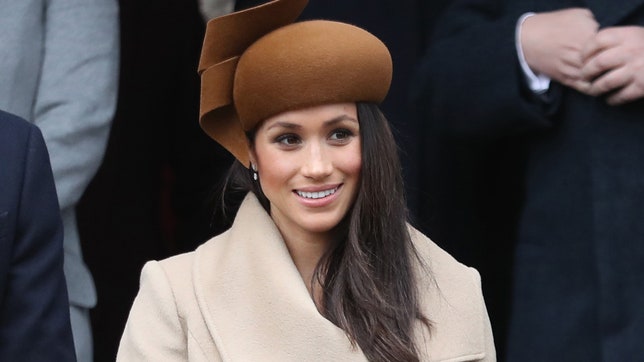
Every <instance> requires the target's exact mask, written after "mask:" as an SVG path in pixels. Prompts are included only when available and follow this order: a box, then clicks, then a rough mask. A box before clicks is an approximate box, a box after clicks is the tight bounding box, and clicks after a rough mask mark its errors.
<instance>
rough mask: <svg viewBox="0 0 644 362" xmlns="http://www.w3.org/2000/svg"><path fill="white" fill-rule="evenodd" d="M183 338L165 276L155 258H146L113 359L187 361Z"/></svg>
mask: <svg viewBox="0 0 644 362" xmlns="http://www.w3.org/2000/svg"><path fill="white" fill-rule="evenodd" d="M186 341H187V336H186V335H185V332H184V329H183V326H182V320H181V318H180V317H179V315H178V312H177V306H176V300H175V297H174V293H173V291H172V288H171V286H170V283H169V280H168V277H167V275H166V273H165V271H164V270H163V268H162V267H161V265H160V264H159V263H158V262H156V261H151V262H148V263H147V264H146V265H145V266H144V267H143V271H142V272H141V287H140V289H139V294H138V295H137V296H136V299H135V300H134V304H133V305H132V310H131V311H130V316H129V317H128V321H127V324H126V325H125V331H124V332H123V336H122V337H121V343H120V345H119V350H118V355H117V357H116V360H117V361H122V362H126V361H159V362H161V361H187V360H188V354H187V342H186Z"/></svg>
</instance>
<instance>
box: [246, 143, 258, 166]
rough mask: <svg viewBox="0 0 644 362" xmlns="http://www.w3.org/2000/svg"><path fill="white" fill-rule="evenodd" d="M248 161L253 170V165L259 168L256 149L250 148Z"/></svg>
mask: <svg viewBox="0 0 644 362" xmlns="http://www.w3.org/2000/svg"><path fill="white" fill-rule="evenodd" d="M248 159H249V160H250V163H251V164H250V165H248V168H250V169H252V167H251V165H255V166H257V155H256V154H255V149H254V148H252V147H249V149H248Z"/></svg>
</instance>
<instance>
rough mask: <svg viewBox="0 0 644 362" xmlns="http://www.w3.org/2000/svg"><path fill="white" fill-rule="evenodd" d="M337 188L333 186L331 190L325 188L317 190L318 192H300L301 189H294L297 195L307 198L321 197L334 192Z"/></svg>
mask: <svg viewBox="0 0 644 362" xmlns="http://www.w3.org/2000/svg"><path fill="white" fill-rule="evenodd" d="M337 190H338V188H337V187H336V188H334V189H331V190H325V191H318V192H302V191H296V192H297V194H298V195H300V196H301V197H304V198H307V199H321V198H323V197H326V196H329V195H332V194H334V193H335V192H336V191H337Z"/></svg>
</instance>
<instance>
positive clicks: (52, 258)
mask: <svg viewBox="0 0 644 362" xmlns="http://www.w3.org/2000/svg"><path fill="white" fill-rule="evenodd" d="M75 360H76V357H75V353H74V344H73V340H72V333H71V325H70V320H69V303H68V300H67V287H66V284H65V276H64V274H63V226H62V222H61V218H60V211H59V208H58V199H57V197H56V189H55V187H54V179H53V175H52V171H51V166H50V164H49V155H48V153H47V149H46V147H45V142H44V141H43V138H42V135H41V133H40V130H39V129H38V128H37V127H36V126H33V125H31V124H29V123H27V122H26V121H24V120H22V119H20V118H18V117H16V116H13V115H11V114H9V113H5V112H2V111H0V361H56V362H60V361H75Z"/></svg>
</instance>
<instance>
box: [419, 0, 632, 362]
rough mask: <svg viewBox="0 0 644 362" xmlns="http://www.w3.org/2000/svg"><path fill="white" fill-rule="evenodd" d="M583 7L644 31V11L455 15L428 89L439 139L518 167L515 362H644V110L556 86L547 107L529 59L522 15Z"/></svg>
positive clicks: (425, 101) (606, 21) (423, 108)
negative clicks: (528, 74) (500, 150)
mask: <svg viewBox="0 0 644 362" xmlns="http://www.w3.org/2000/svg"><path fill="white" fill-rule="evenodd" d="M573 6H576V7H588V8H590V9H591V10H592V11H593V13H594V14H595V17H596V18H597V20H598V22H599V23H600V24H601V26H602V27H606V26H614V25H634V24H636V25H644V1H642V0H627V1H616V2H608V1H603V0H592V1H591V0H587V1H586V2H584V1H554V0H551V1H527V0H507V1H501V2H499V1H482V0H468V1H461V2H456V4H455V6H454V7H453V8H452V9H450V10H448V11H447V12H446V13H445V16H444V17H443V23H442V24H440V25H439V26H438V28H437V29H436V38H435V40H434V41H433V45H432V47H431V48H430V51H429V53H428V56H427V58H426V59H425V62H424V64H423V68H422V69H421V71H420V73H419V77H418V83H417V85H416V86H417V88H416V93H415V96H416V101H417V104H418V108H419V111H420V112H421V113H422V114H424V115H425V116H426V117H427V119H428V120H431V121H432V125H433V126H434V130H436V131H437V132H441V133H442V134H444V135H446V137H450V138H452V139H458V140H459V141H458V142H470V143H471V144H476V145H481V144H483V145H499V144H511V145H512V148H510V149H508V152H510V153H512V157H513V158H514V159H515V160H516V161H518V162H517V163H514V164H512V165H511V166H510V169H511V170H512V171H513V172H515V175H518V177H517V180H518V184H517V189H518V190H521V191H522V192H521V193H520V194H519V197H518V198H517V200H518V201H519V204H518V208H519V210H520V211H519V212H518V214H516V217H515V218H516V219H517V220H518V221H517V224H516V230H517V231H516V236H515V237H514V238H515V240H516V250H515V253H514V260H513V262H514V265H515V267H514V273H513V279H514V283H513V301H512V311H511V317H510V325H509V333H508V335H509V339H508V354H507V356H508V359H509V360H512V361H555V360H557V361H558V360H562V361H563V360H566V361H600V360H602V361H627V360H634V359H641V358H643V357H644V343H642V335H644V313H643V310H644V309H643V308H644V216H643V215H644V214H643V211H644V101H643V100H641V99H640V100H638V101H636V102H633V103H631V104H628V105H624V106H618V107H611V106H608V105H607V104H606V103H605V102H604V100H603V99H602V98H591V97H588V96H585V95H582V94H580V93H578V92H576V91H573V90H571V89H568V88H565V87H562V86H561V85H559V84H556V83H555V84H553V85H552V87H551V89H550V91H549V92H548V93H547V94H545V95H543V96H535V95H534V94H533V93H531V92H530V91H529V90H528V89H527V87H526V84H525V81H524V78H523V75H522V73H521V71H520V68H519V64H518V60H517V54H516V48H515V40H514V36H515V26H516V21H517V19H518V18H519V16H520V15H521V14H523V13H525V12H529V11H534V12H540V11H547V10H555V9H562V8H567V7H573ZM508 142H509V143H508ZM488 161H489V160H488ZM496 161H499V160H496ZM491 162H494V161H491ZM488 166H489V167H498V165H495V164H489V165H488ZM470 182H476V180H470ZM486 191H488V192H494V191H495V190H490V189H488V190H486ZM496 192H497V193H496V196H497V197H499V198H503V197H504V196H505V195H503V194H502V193H501V192H498V190H497V191H496ZM472 206H473V207H474V208H479V210H478V211H477V212H479V213H480V214H485V213H486V212H488V213H489V212H490V211H491V210H494V209H495V207H496V205H493V204H485V205H472ZM515 218H509V219H508V220H507V221H508V223H511V222H513V221H514V219H515ZM497 226H498V225H497ZM467 227H468V225H467V224H466V225H461V228H467ZM490 227H494V226H490ZM473 242H476V240H473ZM483 277H484V278H485V275H483Z"/></svg>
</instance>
